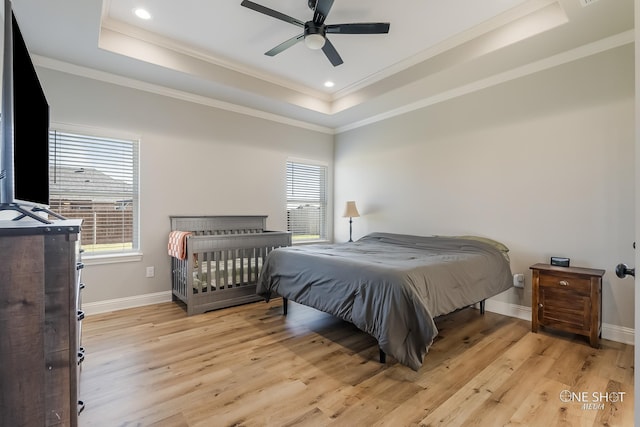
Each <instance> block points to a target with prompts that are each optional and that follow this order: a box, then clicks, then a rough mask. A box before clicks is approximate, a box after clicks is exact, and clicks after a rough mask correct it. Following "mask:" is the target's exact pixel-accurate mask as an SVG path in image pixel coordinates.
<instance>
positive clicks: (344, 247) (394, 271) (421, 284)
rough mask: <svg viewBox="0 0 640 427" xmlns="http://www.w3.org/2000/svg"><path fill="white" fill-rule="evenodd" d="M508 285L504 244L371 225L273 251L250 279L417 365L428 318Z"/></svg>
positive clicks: (432, 333) (428, 339) (262, 290)
mask: <svg viewBox="0 0 640 427" xmlns="http://www.w3.org/2000/svg"><path fill="white" fill-rule="evenodd" d="M512 285H513V279H512V274H511V268H510V263H509V256H508V248H507V247H506V246H504V245H503V244H501V243H499V242H497V241H494V240H492V239H486V238H481V237H475V236H453V237H452V236H413V235H403V234H392V233H371V234H368V235H366V236H364V237H362V238H361V239H359V240H357V241H356V242H352V243H338V244H314V245H307V246H292V247H287V248H280V249H277V250H274V251H272V252H271V253H270V254H269V256H268V257H267V258H266V260H265V263H264V265H263V267H262V271H261V275H260V278H259V281H258V284H257V287H256V292H257V293H258V295H260V296H262V297H263V298H265V299H266V300H267V301H269V299H270V298H272V297H276V296H281V297H283V300H284V304H285V314H286V303H287V301H288V300H291V301H294V302H297V303H300V304H303V305H307V306H310V307H313V308H315V309H318V310H321V311H324V312H326V313H329V314H332V315H334V316H337V317H339V318H341V319H343V320H346V321H348V322H351V323H353V324H354V325H355V326H356V327H358V328H359V329H361V330H362V331H364V332H366V333H369V334H370V335H372V336H373V337H374V338H376V339H377V340H378V346H379V348H380V355H381V361H383V360H384V355H387V354H388V355H390V356H393V357H394V358H395V359H396V360H398V361H399V362H400V363H402V364H404V365H406V366H408V367H410V368H411V369H414V370H418V369H419V368H420V367H421V366H422V363H423V361H424V357H425V355H426V353H427V351H428V349H429V347H430V346H431V344H432V343H433V340H434V338H435V337H436V335H437V333H438V330H437V328H436V325H435V323H434V318H435V317H437V316H440V315H444V314H447V313H451V312H453V311H455V310H457V309H460V308H463V307H467V306H469V305H473V304H476V303H479V302H482V303H483V304H484V300H485V299H486V298H489V297H492V296H494V295H497V294H499V293H501V292H503V291H505V290H507V289H509V288H510V287H511V286H512Z"/></svg>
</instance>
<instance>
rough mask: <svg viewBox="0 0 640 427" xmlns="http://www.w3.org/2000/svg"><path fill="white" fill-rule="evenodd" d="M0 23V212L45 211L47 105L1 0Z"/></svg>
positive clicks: (17, 29) (6, 5)
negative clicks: (0, 21) (0, 19)
mask: <svg viewBox="0 0 640 427" xmlns="http://www.w3.org/2000/svg"><path fill="white" fill-rule="evenodd" d="M3 22H4V32H3V34H4V41H3V46H4V48H3V54H2V61H3V63H2V104H1V105H2V111H1V113H0V128H1V131H2V132H1V146H0V209H2V210H7V209H10V210H18V211H19V212H22V209H24V207H26V208H29V209H31V211H33V210H38V209H37V208H44V210H46V208H48V206H49V103H48V102H47V99H46V97H45V94H44V91H43V90H42V86H41V85H40V80H39V78H38V75H37V73H36V70H35V68H34V65H33V62H32V60H31V56H30V54H29V50H28V49H27V45H26V44H25V41H24V38H23V37H22V33H21V32H20V27H19V26H18V22H17V19H16V17H15V15H14V13H13V8H12V5H11V1H10V0H4V17H3ZM18 208H20V209H18ZM34 208H35V209H34ZM23 216H24V215H23ZM27 216H32V215H30V214H27Z"/></svg>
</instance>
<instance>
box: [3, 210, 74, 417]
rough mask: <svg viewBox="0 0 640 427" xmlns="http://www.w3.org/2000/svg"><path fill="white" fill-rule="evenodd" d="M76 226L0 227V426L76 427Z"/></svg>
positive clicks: (21, 224) (18, 224)
mask: <svg viewBox="0 0 640 427" xmlns="http://www.w3.org/2000/svg"><path fill="white" fill-rule="evenodd" d="M80 227H81V221H79V220H60V221H55V222H54V223H52V224H42V223H39V222H37V221H33V220H20V221H0V260H2V261H1V262H0V336H1V337H2V339H0V378H1V379H2V380H1V381H0V426H72V427H73V426H77V425H78V412H79V410H80V408H81V405H80V404H79V398H78V373H79V365H80V362H81V360H82V358H83V351H82V350H81V348H80V336H79V334H80V320H81V318H82V317H83V316H82V312H81V310H80V308H79V304H80V303H79V296H80V294H79V292H80V287H81V284H80V272H81V269H82V263H81V262H80V258H79V257H80V241H79V240H80V239H79V238H80Z"/></svg>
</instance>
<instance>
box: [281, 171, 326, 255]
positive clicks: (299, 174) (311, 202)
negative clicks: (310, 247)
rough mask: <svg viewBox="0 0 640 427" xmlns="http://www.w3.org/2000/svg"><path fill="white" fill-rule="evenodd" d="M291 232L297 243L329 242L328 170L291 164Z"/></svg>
mask: <svg viewBox="0 0 640 427" xmlns="http://www.w3.org/2000/svg"><path fill="white" fill-rule="evenodd" d="M287 230H288V231H290V232H291V236H292V240H293V241H294V242H303V241H314V240H326V239H327V167H326V166H322V165H314V164H306V163H300V162H292V161H289V162H287Z"/></svg>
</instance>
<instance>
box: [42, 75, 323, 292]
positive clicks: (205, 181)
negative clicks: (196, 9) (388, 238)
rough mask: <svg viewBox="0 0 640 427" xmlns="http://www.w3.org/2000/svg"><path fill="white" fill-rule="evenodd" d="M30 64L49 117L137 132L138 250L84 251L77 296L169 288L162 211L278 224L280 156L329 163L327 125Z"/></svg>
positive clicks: (281, 213) (282, 217) (282, 214)
mask: <svg viewBox="0 0 640 427" xmlns="http://www.w3.org/2000/svg"><path fill="white" fill-rule="evenodd" d="M38 74H39V76H40V78H41V81H42V85H43V88H44V90H45V92H46V95H47V99H48V100H49V103H50V105H51V120H52V122H55V123H62V124H71V125H74V126H82V127H87V128H89V129H88V130H91V129H92V128H95V129H96V130H97V131H98V132H100V133H104V132H107V133H108V132H115V133H116V135H118V134H123V133H124V134H128V135H131V136H134V137H136V136H137V137H139V138H140V139H141V142H140V195H141V200H140V224H141V249H142V253H143V256H142V260H141V261H134V262H116V263H108V264H98V265H96V264H95V263H92V262H90V261H89V262H88V265H87V267H86V268H85V270H84V272H83V280H84V282H85V283H86V284H87V288H86V291H85V292H84V294H83V302H85V303H91V302H96V301H104V300H113V299H122V298H128V297H132V296H137V295H144V294H150V293H157V292H162V291H169V290H170V289H171V283H170V272H169V270H170V269H169V258H168V256H167V237H168V234H169V228H170V224H169V216H170V215H218V214H220V215H234V214H241V215H245V214H246V215H268V218H267V226H268V228H270V229H273V230H285V229H286V225H287V223H286V209H285V207H286V188H285V183H286V160H287V159H288V158H289V157H292V158H296V159H309V160H313V161H316V162H324V163H326V164H328V165H330V166H331V164H332V163H333V136H332V135H329V134H324V133H320V132H315V131H310V130H305V129H302V128H299V127H293V126H288V125H284V124H279V123H274V122H271V121H267V120H263V119H258V118H254V117H250V116H246V115H241V114H237V113H232V112H228V111H223V110H220V109H216V108H211V107H207V106H203V105H198V104H194V103H189V102H184V101H180V100H176V99H172V98H168V97H164V96H160V95H154V94H151V93H147V92H144V91H140V90H135V89H130V88H126V87H122V86H117V85H113V84H108V83H104V82H100V81H96V80H92V79H87V78H83V77H78V76H74V75H70V74H66V73H62V72H58V71H53V70H50V69H46V68H39V69H38ZM107 136H109V135H107ZM329 173H330V176H332V174H333V172H332V169H331V168H330V170H329ZM329 188H331V186H330V187H329ZM330 209H332V207H330ZM147 266H154V267H155V277H154V278H146V277H145V270H146V267H147Z"/></svg>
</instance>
